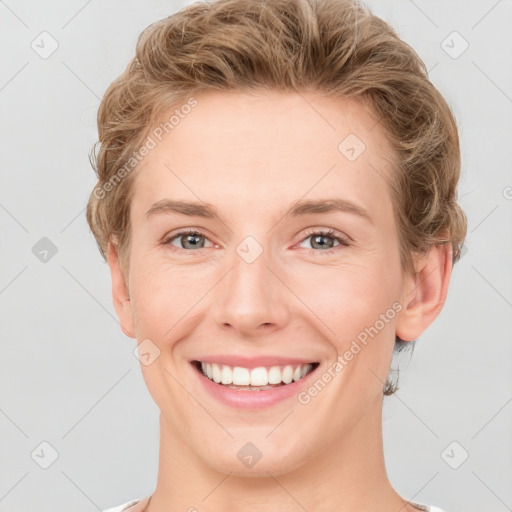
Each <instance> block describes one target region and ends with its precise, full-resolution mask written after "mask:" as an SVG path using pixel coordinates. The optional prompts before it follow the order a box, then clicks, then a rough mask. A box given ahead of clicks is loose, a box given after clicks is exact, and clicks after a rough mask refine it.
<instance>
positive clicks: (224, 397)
mask: <svg viewBox="0 0 512 512" xmlns="http://www.w3.org/2000/svg"><path fill="white" fill-rule="evenodd" d="M192 367H193V369H194V373H196V374H197V375H198V376H199V380H200V381H201V382H202V383H203V386H204V387H205V389H206V391H208V393H210V394H211V395H212V396H213V397H215V398H216V399H217V400H219V401H220V402H222V403H224V404H226V405H229V406H231V407H237V408H240V409H261V408H264V407H269V406H271V405H274V404H277V403H280V402H283V401H285V400H287V399H288V398H291V397H293V396H296V395H298V393H300V391H301V389H302V388H304V387H305V386H306V385H307V383H308V381H309V378H310V376H311V375H312V374H313V373H315V372H316V370H317V368H318V367H317V368H315V369H314V370H312V371H311V372H309V373H308V374H307V375H306V376H305V377H302V378H301V379H299V380H297V381H295V382H291V383H290V384H285V385H284V386H277V387H275V388H269V389H264V390H262V391H247V390H238V389H233V388H228V387H227V386H223V385H222V384H216V383H215V382H213V381H212V380H210V379H209V378H208V377H206V376H205V375H203V373H202V372H201V371H200V370H198V369H197V367H196V366H195V363H192Z"/></svg>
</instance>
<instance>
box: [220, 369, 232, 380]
mask: <svg viewBox="0 0 512 512" xmlns="http://www.w3.org/2000/svg"><path fill="white" fill-rule="evenodd" d="M221 382H222V384H233V372H232V371H231V367H230V366H225V365H224V366H223V367H222V372H221Z"/></svg>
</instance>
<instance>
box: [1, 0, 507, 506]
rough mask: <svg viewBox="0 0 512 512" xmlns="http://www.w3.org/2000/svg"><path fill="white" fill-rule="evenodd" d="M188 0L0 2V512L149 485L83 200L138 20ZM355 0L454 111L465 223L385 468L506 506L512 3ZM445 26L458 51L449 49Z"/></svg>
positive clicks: (139, 392) (415, 482)
mask: <svg viewBox="0 0 512 512" xmlns="http://www.w3.org/2000/svg"><path fill="white" fill-rule="evenodd" d="M186 3H188V2H181V3H178V2H172V1H163V0H151V1H145V2H142V1H133V0H130V1H127V0H123V1H121V0H117V1H108V2H107V1H104V2H100V1H99V0H89V1H83V0H81V1H75V0H73V1H64V0H60V1H56V0H53V1H46V2H44V3H43V2H36V1H21V0H5V1H0V23H1V27H0V48H1V58H0V62H1V67H0V72H1V75H0V101H1V113H2V115H1V118H0V123H1V137H0V144H1V149H0V166H1V167H0V168H1V174H0V179H1V182H0V237H1V238H0V247H1V251H2V252H1V257H2V260H1V261H2V264H1V265H0V314H1V320H2V322H1V331H0V340H1V356H0V379H1V380H0V439H1V444H0V449H1V457H0V511H1V512H6V511H13V510H18V511H20V510H25V511H30V510H38V511H41V512H44V511H50V510H51V511H52V512H55V511H59V510H60V511H64V510H65V511H68V512H70V511H73V510H77V511H78V510H81V511H86V510H90V511H93V510H98V509H103V508H107V507H109V506H114V505H118V504H121V503H123V502H125V501H128V500H130V499H134V498H140V497H143V496H146V495H148V494H150V493H151V492H152V491H153V489H154V485H155V483H156V476H157V461H158V410H157V408H156V405H155V404H154V403H153V402H152V399H151V397H150V396H149V393H148V392H147V390H146V387H145V384H144V382H143V380H142V377H141V373H140V368H139V362H138V360H137V359H136V358H135V357H134V355H133V353H132V351H133V349H134V348H135V341H134V340H131V339H129V338H126V337H125V336H124V335H123V334H122V332H121V330H120V328H119V325H118V323H117V319H116V317H115V313H114V309H113V306H112V303H111V294H110V293H111V292H110V276H109V273H108V267H107V265H106V264H105V263H104V262H103V260H102V259H101V257H100V254H99V252H98V250H97V248H96V245H95V242H94V239H93V237H92V235H91V234H90V232H89V229H88V226H87V224H86V221H85V215H84V209H85V205H86V201H87V198H88V195H89V193H90V191H91V189H92V187H93V185H94V183H95V179H94V174H93V171H92V169H91V168H90V166H89V162H88V153H89V151H90V148H91V145H92V144H93V142H94V141H95V137H96V126H95V116H96V110H97V108H98V105H99V100H100V98H101V96H102V94H103V92H104V91H105V89H106V87H107V86H108V84H109V83H110V82H111V81H112V80H113V79H114V78H115V77H117V76H118V75H119V74H120V73H121V72H122V71H123V70H124V68H125V67H126V65H127V63H128V60H129V59H130V58H131V57H132V56H133V53H134V48H135V42H136V39H137V36H138V35H139V33H140V32H141V31H142V29H143V28H145V27H146V26H147V25H148V24H150V23H152V22H154V21H156V20H158V19H160V18H163V17H165V16H168V15H170V14H172V13H173V12H174V11H175V10H177V9H178V8H180V7H181V6H183V5H185V4H186ZM369 5H370V6H372V7H373V8H374V10H375V12H376V14H378V15H380V16H382V17H383V18H384V19H386V20H388V21H389V22H391V23H392V25H393V26H395V27H396V28H397V29H398V31H399V33H400V35H401V36H402V37H403V38H404V39H405V40H406V41H407V42H409V43H410V44H411V45H412V46H413V47H414V48H415V49H416V50H417V52H418V53H419V54H420V56H421V57H422V58H423V59H424V61H425V63H426V64H427V67H428V68H429V70H430V76H431V79H432V80H433V82H434V83H435V84H436V85H437V86H438V88H439V89H440V90H441V91H442V93H443V94H444V95H445V97H446V98H447V99H448V101H449V103H450V105H451V106H452V108H453V110H454V113H455V115H456V117H457V120H458V123H459V126H460V132H461V142H462V151H463V175H462V178H461V182H460V188H459V196H460V202H461V204H462V206H463V208H464V209H465V211H466V213H467V215H468V219H469V228H468V237H467V240H466V248H465V254H464V256H463V257H462V259H461V261H460V262H459V263H458V264H457V265H456V266H455V268H454V272H453V276H452V282H451V288H450V291H449V295H448V300H447V303H446V306H445V308H444V310H443V312H442V313H441V315H440V317H439V318H438V319H437V321H436V322H435V323H434V325H432V326H431V327H430V328H429V329H428V330H427V331H426V332H425V334H424V335H423V336H422V337H421V338H420V340H419V341H418V343H417V346H416V348H415V351H414V354H413V357H412V360H411V361H410V363H407V361H408V360H409V357H408V356H407V357H406V358H405V363H404V364H403V365H402V366H401V369H402V371H401V389H400V391H398V393H397V394H395V395H394V396H392V397H390V398H386V399H385V406H384V443H385V455H386V462H387V467H388V472H389V476H390V479H391V481H392V483H393V485H394V486H395V487H396V489H397V490H398V492H400V493H401V494H402V496H404V497H405V498H408V499H412V500H414V501H419V502H422V503H427V504H435V505H438V506H440V507H442V508H443V509H445V510H446V511H447V512H450V511H451V512H462V511H464V512H471V511H481V510H486V511H491V510H492V511H498V512H500V511H505V510H512V485H511V482H512V457H511V454H512V435H511V434H512V429H511V427H512V357H511V356H512V343H511V335H510V333H511V327H512V325H511V324H512V314H511V313H512V280H511V265H510V262H511V261H512V258H511V256H512V254H511V253H512V250H511V248H512V237H511V236H510V234H511V224H512V218H511V213H512V200H511V198H512V188H511V187H512V173H511V170H510V169H511V161H512V153H511V142H510V141H511V140H512V138H511V137H512V116H511V113H512V67H511V66H510V55H512V34H511V31H510V26H511V21H512V3H511V2H510V1H506V0H501V1H498V2H496V0H481V1H464V2H463V1H458V2H454V1H448V2H447V1H440V0H438V1H430V2H427V1H426V0H415V1H412V0H393V1H390V0H388V1H383V0H381V1H375V0H374V1H372V2H369ZM42 31H47V32H49V33H50V34H51V36H52V37H53V38H54V39H55V40H56V41H57V42H58V45H59V46H58V49H57V50H56V51H55V52H54V53H53V54H52V55H51V56H49V57H48V58H46V59H43V58H41V57H40V56H39V55H38V53H36V52H35V51H34V50H33V49H32V48H31V42H32V41H34V40H35V41H36V43H37V41H40V39H38V35H39V34H40V33H41V32H42ZM453 31H457V32H458V33H459V34H460V35H461V36H462V38H464V40H466V41H467V43H468V44H469V47H468V49H467V50H466V51H465V52H464V53H462V54H461V55H460V56H458V57H457V58H453V56H454V53H459V52H460V51H461V49H462V48H463V46H462V45H463V44H464V42H463V40H462V39H461V38H459V37H458V36H453V35H452V36H450V37H448V36H449V35H450V34H451V33H452V32H453ZM447 37H448V39H446V38H447ZM454 37H455V39H454ZM442 41H445V43H442ZM39 44H40V45H42V44H41V43H39ZM443 44H444V46H443ZM447 45H448V47H452V48H451V49H450V50H449V51H451V52H452V56H450V55H448V53H447V52H446V51H445V49H447ZM49 47H50V46H49V41H48V40H47V41H46V43H45V48H46V49H48V48H49ZM43 237H47V238H48V239H50V240H51V242H52V243H53V244H54V245H55V247H56V248H57V253H56V254H55V255H53V256H52V253H51V252H50V253H48V256H47V261H46V262H42V261H40V259H38V258H37V257H36V255H35V254H34V253H33V252H32V249H33V247H34V246H35V245H36V244H37V243H38V242H39V241H40V239H41V238H43ZM39 243H43V244H44V243H45V242H39ZM46 243H47V242H46ZM36 247H38V246H36ZM454 441H455V442H456V443H457V444H456V445H451V446H450V447H449V448H448V450H446V451H445V449H446V448H447V447H448V446H449V445H450V444H451V443H452V442H454ZM42 442H47V443H49V444H50V445H51V446H52V447H53V448H48V447H45V445H43V446H42V447H41V445H40V443H42ZM52 449H53V450H55V451H56V452H57V453H58V458H57V459H56V460H55V462H54V463H53V464H52V465H51V466H50V467H48V469H43V468H42V467H40V465H41V464H43V465H44V464H48V463H49V462H51V454H52ZM452 449H453V450H452ZM34 450H35V454H36V455H34V456H33V458H32V456H31V454H32V453H33V452H34ZM41 450H42V451H41ZM465 451H467V453H468V454H469V458H468V459H467V460H466V461H465V462H464V463H462V464H461V465H460V466H459V467H458V468H457V469H452V467H450V466H449V464H448V463H447V461H449V462H450V464H452V465H455V466H456V465H458V464H460V462H461V461H462V460H463V458H464V454H465ZM43 453H44V455H42V454H43ZM37 454H39V457H38V456H37ZM443 454H444V456H443ZM36 461H37V462H36Z"/></svg>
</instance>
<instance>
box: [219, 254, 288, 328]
mask: <svg viewBox="0 0 512 512" xmlns="http://www.w3.org/2000/svg"><path fill="white" fill-rule="evenodd" d="M269 260H270V258H269V257H268V254H267V252H265V251H263V253H262V254H260V255H259V256H258V257H257V258H256V260H254V261H252V262H248V261H246V260H245V259H244V258H243V257H242V256H240V255H239V254H238V253H237V252H234V254H233V258H232V260H231V262H232V266H231V270H230V271H229V273H228V274H227V275H226V277H225V278H224V279H222V281H221V282H220V283H219V286H218V287H217V290H216V292H215V298H214V301H213V303H212V304H214V306H213V307H214V308H215V321H216V325H217V326H219V328H221V329H224V330H225V329H231V330H232V331H236V333H237V334H238V335H239V336H240V337H241V336H244V337H258V336H261V335H263V334H265V335H268V334H269V333H270V332H272V331H274V330H277V329H280V328H282V327H283V326H284V325H285V324H286V323H287V322H288V319H289V307H288V306H289V305H288V304H287V302H286V301H287V300H289V297H290V295H291V294H290V291H289V290H287V288H286V286H285V284H284V283H283V281H284V279H283V276H280V275H279V273H280V272H279V270H278V268H277V264H272V262H270V261H269ZM271 267H275V268H271Z"/></svg>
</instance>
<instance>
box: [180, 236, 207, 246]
mask: <svg viewBox="0 0 512 512" xmlns="http://www.w3.org/2000/svg"><path fill="white" fill-rule="evenodd" d="M201 238H203V237H202V236H201V235H198V234H195V233H188V234H186V235H183V236H182V237H181V240H182V245H183V247H184V248H185V249H190V248H195V249H197V248H199V249H201V248H202V247H203V245H204V241H203V244H202V245H201V244H200V243H199V242H198V241H197V240H198V239H201ZM188 243H190V244H191V245H190V246H189V247H187V244H188Z"/></svg>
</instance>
